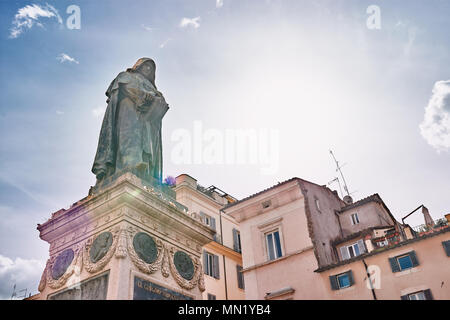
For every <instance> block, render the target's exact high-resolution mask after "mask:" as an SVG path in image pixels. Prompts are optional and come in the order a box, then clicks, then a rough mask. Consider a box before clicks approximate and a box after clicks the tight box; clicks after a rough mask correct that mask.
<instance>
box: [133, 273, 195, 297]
mask: <svg viewBox="0 0 450 320" xmlns="http://www.w3.org/2000/svg"><path fill="white" fill-rule="evenodd" d="M133 300H192V298H191V297H188V296H185V295H183V294H181V293H179V292H176V291H173V290H170V289H168V288H165V287H162V286H160V285H157V284H156V283H153V282H150V281H146V280H144V279H140V278H138V277H134V292H133Z"/></svg>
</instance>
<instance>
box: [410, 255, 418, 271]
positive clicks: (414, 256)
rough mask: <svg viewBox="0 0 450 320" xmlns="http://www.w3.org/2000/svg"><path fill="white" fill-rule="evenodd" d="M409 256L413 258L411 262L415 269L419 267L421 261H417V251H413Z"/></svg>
mask: <svg viewBox="0 0 450 320" xmlns="http://www.w3.org/2000/svg"><path fill="white" fill-rule="evenodd" d="M409 256H410V258H411V262H412V264H413V267H417V266H418V265H419V260H417V255H416V252H415V251H411V252H410V253H409Z"/></svg>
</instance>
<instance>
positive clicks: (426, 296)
mask: <svg viewBox="0 0 450 320" xmlns="http://www.w3.org/2000/svg"><path fill="white" fill-rule="evenodd" d="M423 293H424V294H425V300H433V295H432V294H431V290H430V289H427V290H425V291H424V292H423Z"/></svg>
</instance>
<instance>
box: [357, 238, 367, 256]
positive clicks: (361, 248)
mask: <svg viewBox="0 0 450 320" xmlns="http://www.w3.org/2000/svg"><path fill="white" fill-rule="evenodd" d="M358 248H359V253H360V254H363V253H365V252H366V246H365V244H364V241H363V240H362V239H360V240H358Z"/></svg>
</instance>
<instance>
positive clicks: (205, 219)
mask: <svg viewBox="0 0 450 320" xmlns="http://www.w3.org/2000/svg"><path fill="white" fill-rule="evenodd" d="M200 217H201V219H202V221H203V222H204V223H205V224H206V225H208V226H210V227H211V229H214V230H216V219H215V218H213V217H211V216H209V215H207V214H206V213H204V212H202V211H200Z"/></svg>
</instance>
